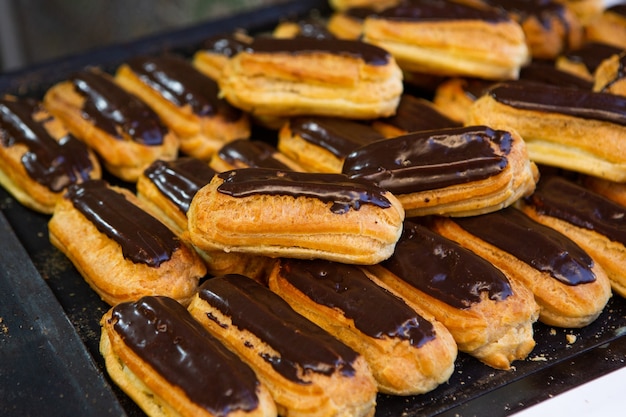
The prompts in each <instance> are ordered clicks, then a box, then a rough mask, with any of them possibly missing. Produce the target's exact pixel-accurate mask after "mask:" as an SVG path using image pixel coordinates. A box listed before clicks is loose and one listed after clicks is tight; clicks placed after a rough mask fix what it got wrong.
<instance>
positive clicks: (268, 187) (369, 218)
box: [187, 168, 404, 264]
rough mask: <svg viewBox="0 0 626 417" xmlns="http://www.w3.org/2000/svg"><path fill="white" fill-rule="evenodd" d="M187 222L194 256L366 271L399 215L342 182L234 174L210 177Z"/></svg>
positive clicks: (390, 200)
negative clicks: (219, 254)
mask: <svg viewBox="0 0 626 417" xmlns="http://www.w3.org/2000/svg"><path fill="white" fill-rule="evenodd" d="M187 216H188V218H189V234H190V238H191V241H192V242H193V243H194V245H195V246H196V247H198V248H200V249H201V250H218V249H219V250H224V251H227V252H242V253H252V254H257V255H264V256H269V257H293V258H320V259H328V260H334V261H339V262H345V263H360V264H374V263H377V262H380V261H381V260H383V259H386V258H387V257H389V256H390V255H391V254H392V253H393V248H394V246H395V243H396V241H397V240H398V238H399V236H400V233H401V230H402V221H403V220H404V210H403V209H402V205H401V204H400V202H399V201H398V200H397V199H396V198H395V197H394V196H393V195H392V194H391V193H389V192H387V191H386V190H383V189H382V188H379V187H377V186H375V185H374V184H372V183H370V182H368V181H361V180H351V179H349V178H348V177H346V176H345V175H341V174H319V173H305V172H293V171H278V170H272V169H262V168H242V169H236V170H232V171H226V172H223V173H220V174H217V175H216V176H215V177H214V178H213V181H211V183H210V184H209V185H207V186H205V187H204V188H202V189H200V191H198V193H197V194H196V195H195V197H194V198H193V200H192V201H191V206H190V208H189V211H188V213H187Z"/></svg>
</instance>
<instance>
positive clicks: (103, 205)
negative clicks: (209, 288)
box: [48, 180, 206, 305]
mask: <svg viewBox="0 0 626 417" xmlns="http://www.w3.org/2000/svg"><path fill="white" fill-rule="evenodd" d="M48 230H49V238H50V242H51V243H52V245H54V246H55V247H56V248H57V249H59V250H60V251H61V252H62V253H64V254H65V255H66V256H67V257H68V258H69V260H70V261H71V262H72V263H73V264H74V266H75V267H76V269H77V270H78V272H79V273H80V274H81V275H82V277H83V278H84V279H85V281H86V282H87V283H88V284H89V285H90V286H91V288H92V289H93V290H94V291H95V292H96V293H97V294H98V295H99V296H100V297H101V298H102V299H103V300H104V301H105V302H107V303H108V304H110V305H115V304H117V303H120V302H124V301H132V300H136V299H138V298H140V297H142V296H144V295H165V296H168V297H171V298H174V299H176V300H177V301H179V302H181V303H183V304H186V303H188V302H189V300H190V299H191V297H192V295H193V293H194V292H195V290H196V288H197V286H198V281H199V280H200V278H202V277H203V276H204V275H205V273H206V267H205V266H204V263H203V262H202V259H200V257H199V255H198V254H197V253H196V252H195V251H194V250H193V249H192V248H190V247H189V246H187V245H186V244H185V243H184V242H183V241H182V240H181V239H179V238H178V237H177V236H176V235H175V234H174V232H172V231H171V230H170V229H169V228H168V227H167V226H165V224H163V223H161V222H160V221H159V220H157V219H156V218H155V217H153V216H152V215H150V214H148V212H147V211H146V210H144V209H143V208H142V206H141V202H140V201H139V199H138V198H137V197H136V196H135V195H134V194H133V193H131V192H130V191H129V190H127V189H125V188H120V187H114V186H111V185H109V184H108V183H107V182H105V181H103V180H91V181H86V182H83V183H81V184H75V185H72V186H70V187H69V188H68V191H67V193H66V194H65V195H64V198H63V199H62V200H60V201H59V202H58V203H57V205H56V207H55V210H54V214H53V215H52V218H51V219H50V221H49V222H48Z"/></svg>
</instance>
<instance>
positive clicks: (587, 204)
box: [526, 176, 626, 245]
mask: <svg viewBox="0 0 626 417" xmlns="http://www.w3.org/2000/svg"><path fill="white" fill-rule="evenodd" d="M526 201H527V203H528V204H530V205H532V206H534V208H535V210H537V212H539V213H541V214H545V215H547V216H550V217H556V218H558V219H561V220H564V221H566V222H569V223H572V224H573V225H575V226H578V227H581V228H583V229H588V230H594V231H596V232H597V233H599V234H601V235H604V236H606V237H607V238H609V239H610V240H612V241H614V242H619V243H622V244H624V245H626V222H624V219H625V218H626V208H625V207H624V206H621V205H619V204H617V203H615V202H613V201H611V200H609V199H608V198H605V197H603V196H601V195H600V194H597V193H594V192H593V191H591V190H588V189H586V188H584V187H582V186H580V185H578V184H576V183H574V182H572V181H569V180H566V179H565V178H561V177H557V176H551V177H546V178H542V179H541V181H539V183H538V184H537V189H536V190H535V192H534V193H533V194H532V195H531V196H530V197H528V198H527V199H526Z"/></svg>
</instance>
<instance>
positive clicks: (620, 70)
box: [600, 53, 626, 91]
mask: <svg viewBox="0 0 626 417" xmlns="http://www.w3.org/2000/svg"><path fill="white" fill-rule="evenodd" d="M625 67H626V55H625V54H624V53H621V54H619V57H618V60H617V69H616V70H615V74H614V75H613V78H612V79H610V80H609V81H608V82H607V83H606V84H605V85H604V87H602V90H600V91H607V90H609V89H610V88H611V87H612V86H613V84H615V83H616V82H618V81H622V80H624V76H626V69H625Z"/></svg>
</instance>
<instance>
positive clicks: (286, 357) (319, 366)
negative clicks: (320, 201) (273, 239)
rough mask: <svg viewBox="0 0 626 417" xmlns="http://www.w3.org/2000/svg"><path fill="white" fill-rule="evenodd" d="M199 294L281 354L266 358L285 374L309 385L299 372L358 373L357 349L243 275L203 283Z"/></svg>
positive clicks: (222, 277) (213, 318)
mask: <svg viewBox="0 0 626 417" xmlns="http://www.w3.org/2000/svg"><path fill="white" fill-rule="evenodd" d="M198 296H199V297H200V298H201V299H202V300H205V301H206V302H207V303H209V304H210V305H211V306H212V307H213V308H216V309H218V310H219V311H220V312H221V313H222V314H224V315H225V316H228V317H230V318H231V321H232V325H233V326H236V327H237V328H239V329H241V330H247V331H249V332H250V333H252V334H254V335H255V336H256V337H258V338H259V339H260V340H262V341H263V342H265V343H267V344H268V345H269V346H270V347H271V348H272V349H273V350H275V351H276V352H277V353H278V355H279V356H278V357H270V356H264V357H263V359H264V360H265V361H267V362H268V363H270V364H271V365H272V367H273V368H274V369H275V370H276V372H278V373H280V374H281V375H282V376H284V377H285V378H287V379H289V380H291V381H294V382H297V383H302V384H307V383H308V382H307V381H306V380H303V379H302V378H300V377H299V376H298V375H299V371H300V372H302V373H304V375H306V374H309V373H311V372H314V373H318V374H323V375H332V374H334V373H335V372H340V373H341V374H343V375H344V376H353V375H354V372H355V370H354V368H353V363H354V361H355V360H356V359H357V357H358V354H357V353H356V352H354V351H353V350H352V349H350V348H349V347H348V346H346V345H344V344H343V343H341V342H339V341H338V340H337V339H335V338H334V337H332V336H331V335H330V334H328V333H327V332H326V331H325V330H323V329H322V328H320V327H318V326H317V325H316V324H314V323H313V322H311V321H309V320H307V319H305V318H304V317H303V316H301V315H300V314H298V313H296V312H295V311H294V310H293V309H292V308H291V306H290V305H289V304H287V302H286V301H284V300H283V299H282V298H280V297H279V296H278V295H276V294H275V293H273V292H272V291H270V290H269V289H268V288H267V287H265V286H263V285H261V284H259V283H258V282H256V281H254V280H252V279H250V278H248V277H245V276H243V275H235V274H231V275H223V276H219V277H215V278H212V279H209V280H207V281H206V282H205V283H204V284H202V285H201V286H200V289H199V292H198ZM208 317H209V319H212V320H216V319H215V317H212V316H211V315H208ZM218 324H219V325H224V324H223V323H219V322H218Z"/></svg>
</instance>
